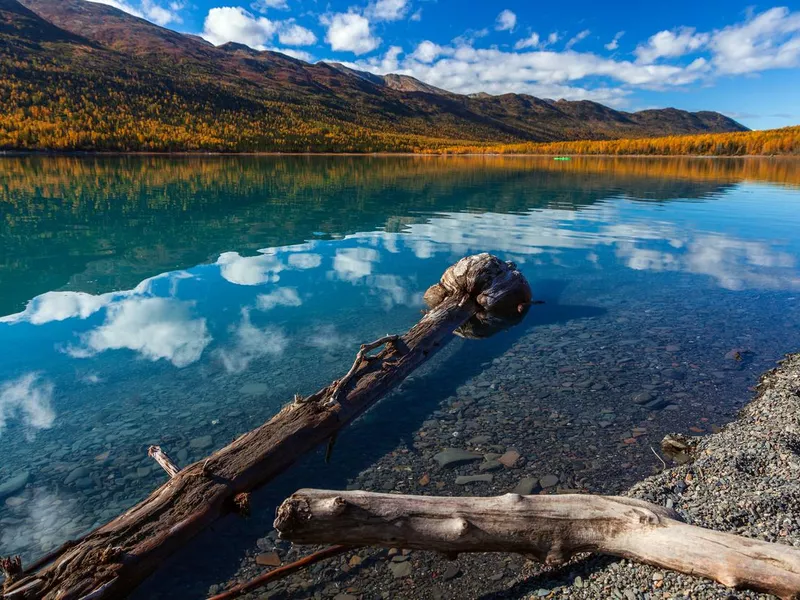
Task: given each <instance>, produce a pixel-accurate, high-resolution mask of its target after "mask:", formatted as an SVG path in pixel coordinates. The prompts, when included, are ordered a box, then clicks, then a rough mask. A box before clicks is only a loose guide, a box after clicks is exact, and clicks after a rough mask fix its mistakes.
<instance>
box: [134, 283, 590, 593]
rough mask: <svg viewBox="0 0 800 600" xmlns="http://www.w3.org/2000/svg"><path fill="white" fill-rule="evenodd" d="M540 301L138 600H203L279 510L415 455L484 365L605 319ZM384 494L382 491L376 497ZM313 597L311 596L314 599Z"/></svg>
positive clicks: (397, 398)
mask: <svg viewBox="0 0 800 600" xmlns="http://www.w3.org/2000/svg"><path fill="white" fill-rule="evenodd" d="M531 285H532V287H533V289H534V290H535V296H536V298H537V299H541V300H543V301H544V302H545V304H542V305H535V306H533V307H532V308H531V310H530V311H529V312H528V315H527V316H526V318H525V321H524V322H523V323H522V324H521V325H519V326H517V327H515V328H513V329H511V330H508V331H505V332H502V333H499V334H497V335H496V336H494V337H493V338H491V339H486V340H457V341H454V342H451V344H450V345H448V347H446V348H444V349H443V350H442V351H441V353H440V354H439V356H437V357H435V358H434V359H433V360H431V361H430V362H429V363H428V364H427V365H425V367H423V370H421V371H422V372H421V373H420V371H418V372H417V374H415V376H414V377H413V378H412V379H411V380H409V381H407V382H406V383H405V384H403V386H402V389H401V390H399V391H397V392H395V393H393V394H391V395H390V396H389V397H387V398H386V399H384V400H383V401H381V402H380V403H379V404H378V405H377V406H375V407H374V408H372V409H371V410H370V411H369V412H368V413H367V414H366V415H364V416H363V417H361V418H360V419H358V420H357V421H356V422H354V423H353V424H351V425H350V426H348V427H346V428H345V429H344V430H343V431H342V432H341V434H340V435H339V436H338V440H337V442H336V445H335V448H334V451H333V455H332V458H331V462H330V464H325V462H324V455H325V452H324V448H323V447H320V448H318V449H317V450H315V451H314V452H312V453H311V454H310V455H309V456H306V457H304V458H303V459H301V460H300V461H299V462H298V463H296V464H295V465H293V466H292V467H290V469H289V470H288V471H287V472H286V473H284V474H283V475H281V476H280V477H278V478H277V479H276V480H274V481H273V482H271V483H270V484H268V485H267V486H266V487H265V488H263V489H262V490H260V491H258V492H257V493H255V494H254V495H253V498H252V507H253V510H252V513H253V514H252V516H251V517H250V518H248V519H241V518H240V517H237V516H233V515H231V516H228V517H225V518H223V519H221V520H220V521H218V522H217V523H216V524H214V525H213V526H212V527H211V528H210V529H208V530H207V531H205V532H204V533H202V534H201V535H200V536H198V538H196V539H195V540H194V542H193V544H192V547H191V548H190V549H187V550H183V551H182V552H181V553H180V554H179V555H178V556H176V557H174V558H173V559H172V560H171V561H170V563H169V564H168V565H165V566H164V567H163V568H162V569H161V570H160V571H159V572H158V573H157V574H156V575H155V576H154V577H152V578H151V579H150V580H149V581H148V582H146V583H145V584H144V585H143V586H142V587H141V588H140V589H139V590H138V591H137V592H136V595H135V596H134V597H135V598H137V599H142V600H143V599H145V598H148V599H149V598H174V597H176V594H180V596H181V597H187V598H201V597H203V596H204V594H206V592H207V591H208V588H209V587H210V586H211V585H213V584H215V583H219V582H221V581H225V580H227V579H228V578H230V577H231V576H232V575H233V574H234V573H235V572H236V570H237V568H238V567H239V566H240V563H241V561H242V559H243V558H244V556H245V553H246V551H248V550H252V549H253V548H255V547H256V541H257V540H258V539H259V538H262V537H264V536H266V534H267V533H269V532H270V531H271V530H272V521H273V518H274V513H275V508H276V507H277V505H278V504H280V502H282V501H283V500H284V499H285V498H287V497H288V496H290V495H291V494H292V493H293V492H295V491H296V490H298V489H300V488H303V487H315V488H322V489H345V488H346V486H347V485H348V479H350V478H352V477H354V476H355V475H357V474H358V473H359V472H360V471H361V470H363V469H365V468H367V467H369V466H370V465H372V464H373V463H374V462H375V460H376V459H378V458H379V457H380V456H383V455H384V454H386V453H388V452H391V451H392V450H394V449H395V448H397V447H398V446H401V445H402V446H405V447H406V448H408V450H409V451H410V452H414V448H413V434H414V432H415V431H417V430H418V429H419V428H420V426H421V425H422V423H423V422H424V421H425V420H426V419H429V418H430V417H431V414H432V413H433V412H434V411H435V410H437V408H438V406H439V403H440V402H441V401H442V400H444V399H445V398H447V397H448V396H451V395H453V394H455V393H456V390H457V389H458V388H459V387H460V386H461V385H463V384H464V383H465V382H466V381H468V380H469V379H470V378H472V377H474V376H476V375H478V374H480V372H481V371H482V370H483V365H485V363H486V362H488V361H491V360H492V359H493V358H495V357H496V356H499V355H501V354H502V353H503V352H505V351H507V350H508V349H509V348H511V347H512V346H513V345H514V343H515V342H516V341H517V340H518V339H519V338H520V337H521V336H523V335H525V334H527V333H530V331H531V330H533V329H535V328H536V327H541V326H545V325H551V324H560V323H566V322H568V321H572V320H576V319H588V318H594V317H600V316H602V315H604V314H605V313H606V311H605V310H604V309H602V308H597V307H593V306H570V305H562V304H560V303H559V298H560V297H561V295H562V293H563V291H564V290H565V289H566V287H567V283H566V282H563V281H553V280H551V281H532V282H531ZM374 491H381V490H374ZM311 593H313V590H312V592H311Z"/></svg>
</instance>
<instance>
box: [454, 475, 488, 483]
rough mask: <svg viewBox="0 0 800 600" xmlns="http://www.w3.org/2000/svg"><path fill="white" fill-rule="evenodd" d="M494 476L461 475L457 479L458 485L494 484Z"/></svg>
mask: <svg viewBox="0 0 800 600" xmlns="http://www.w3.org/2000/svg"><path fill="white" fill-rule="evenodd" d="M492 481H494V476H493V475H488V474H487V475H460V476H458V477H456V485H469V484H470V483H492Z"/></svg>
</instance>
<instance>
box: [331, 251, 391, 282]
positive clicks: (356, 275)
mask: <svg viewBox="0 0 800 600" xmlns="http://www.w3.org/2000/svg"><path fill="white" fill-rule="evenodd" d="M380 259H381V257H380V254H378V252H377V250H374V249H372V248H340V249H338V250H337V251H336V256H335V257H334V259H333V270H334V272H335V273H336V276H337V277H338V278H339V279H342V280H344V281H356V280H359V279H361V278H363V277H366V276H367V275H370V274H372V265H373V263H377V262H379V261H380Z"/></svg>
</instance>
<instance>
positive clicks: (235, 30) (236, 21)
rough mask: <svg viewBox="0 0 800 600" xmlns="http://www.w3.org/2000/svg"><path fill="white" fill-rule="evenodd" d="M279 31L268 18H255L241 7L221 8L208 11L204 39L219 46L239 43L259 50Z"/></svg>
mask: <svg viewBox="0 0 800 600" xmlns="http://www.w3.org/2000/svg"><path fill="white" fill-rule="evenodd" d="M277 29H278V27H277V25H276V24H275V23H274V22H272V21H270V20H269V19H267V18H266V17H255V16H253V15H252V14H251V13H249V12H247V11H246V10H245V9H243V8H241V7H239V6H221V7H218V8H212V9H211V10H209V11H208V16H206V20H205V23H204V25H203V37H204V38H205V39H207V40H208V41H209V42H211V43H212V44H214V45H217V46H218V45H220V44H226V43H228V42H237V43H239V44H246V45H248V46H252V47H253V48H257V47H263V46H264V44H266V43H267V42H269V41H270V40H271V39H272V38H273V36H274V35H275V33H276V31H277Z"/></svg>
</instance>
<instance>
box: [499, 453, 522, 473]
mask: <svg viewBox="0 0 800 600" xmlns="http://www.w3.org/2000/svg"><path fill="white" fill-rule="evenodd" d="M517 460H519V452H517V451H516V450H508V451H507V452H506V453H505V454H503V456H501V457H500V458H498V459H497V461H498V462H499V463H501V464H503V465H505V466H506V467H508V468H509V469H510V468H511V467H513V466H514V465H515V464H516V462H517Z"/></svg>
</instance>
